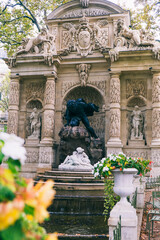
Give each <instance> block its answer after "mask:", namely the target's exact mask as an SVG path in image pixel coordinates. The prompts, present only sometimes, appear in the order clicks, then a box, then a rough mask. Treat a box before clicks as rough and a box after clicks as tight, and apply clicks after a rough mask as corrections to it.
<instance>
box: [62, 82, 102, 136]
mask: <svg viewBox="0 0 160 240" xmlns="http://www.w3.org/2000/svg"><path fill="white" fill-rule="evenodd" d="M78 98H83V99H84V100H85V101H86V102H87V103H94V104H96V105H97V106H99V112H98V113H96V112H95V113H94V116H92V117H88V119H89V122H90V124H91V126H92V127H93V128H94V130H95V132H96V134H97V136H98V137H100V138H101V139H102V140H104V136H105V112H104V111H103V106H104V98H103V96H102V94H101V93H100V92H99V91H98V90H97V89H96V88H94V87H91V86H86V87H81V86H76V87H74V88H73V89H71V90H70V91H69V92H68V93H67V94H66V95H65V97H64V99H63V102H62V121H63V124H65V123H66V121H65V118H64V114H65V111H66V104H67V101H68V100H72V99H73V100H76V99H78ZM81 124H82V123H81ZM82 126H83V124H82Z"/></svg>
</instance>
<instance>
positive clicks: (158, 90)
mask: <svg viewBox="0 0 160 240" xmlns="http://www.w3.org/2000/svg"><path fill="white" fill-rule="evenodd" d="M152 102H153V103H160V74H158V75H157V74H156V75H155V74H154V76H153V83H152Z"/></svg>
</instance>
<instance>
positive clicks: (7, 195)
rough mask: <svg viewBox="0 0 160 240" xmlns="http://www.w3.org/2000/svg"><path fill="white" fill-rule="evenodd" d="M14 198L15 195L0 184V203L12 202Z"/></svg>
mask: <svg viewBox="0 0 160 240" xmlns="http://www.w3.org/2000/svg"><path fill="white" fill-rule="evenodd" d="M14 198H15V194H14V193H13V192H12V191H11V190H10V189H9V188H8V187H6V186H3V185H2V184H0V202H3V201H6V200H9V201H12V200H13V199H14Z"/></svg>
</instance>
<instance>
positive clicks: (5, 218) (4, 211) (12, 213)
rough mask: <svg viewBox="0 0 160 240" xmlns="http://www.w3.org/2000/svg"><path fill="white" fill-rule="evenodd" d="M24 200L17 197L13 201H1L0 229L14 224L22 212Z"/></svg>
mask: <svg viewBox="0 0 160 240" xmlns="http://www.w3.org/2000/svg"><path fill="white" fill-rule="evenodd" d="M23 208H24V202H23V200H22V199H21V198H19V197H17V198H15V199H14V200H13V201H10V202H7V203H6V202H3V203H0V223H1V224H0V231H2V230H4V229H6V228H7V227H8V226H10V225H12V224H13V223H14V222H15V221H16V220H17V219H18V218H19V217H20V214H21V211H22V210H23Z"/></svg>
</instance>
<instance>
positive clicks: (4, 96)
mask: <svg viewBox="0 0 160 240" xmlns="http://www.w3.org/2000/svg"><path fill="white" fill-rule="evenodd" d="M9 84H10V71H8V72H7V73H6V75H5V76H4V78H3V79H2V80H1V84H0V93H1V100H0V110H1V111H2V112H5V111H7V110H8V105H9Z"/></svg>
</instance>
